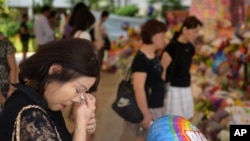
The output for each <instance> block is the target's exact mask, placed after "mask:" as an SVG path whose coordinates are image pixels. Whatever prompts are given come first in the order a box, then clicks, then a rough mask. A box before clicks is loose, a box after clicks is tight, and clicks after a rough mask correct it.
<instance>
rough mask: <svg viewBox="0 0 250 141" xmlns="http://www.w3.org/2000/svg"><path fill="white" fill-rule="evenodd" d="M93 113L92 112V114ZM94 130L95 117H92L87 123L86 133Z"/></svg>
mask: <svg viewBox="0 0 250 141" xmlns="http://www.w3.org/2000/svg"><path fill="white" fill-rule="evenodd" d="M93 115H94V114H93ZM95 130H96V119H95V117H92V118H91V119H90V120H89V122H88V124H87V133H90V134H92V133H94V132H95Z"/></svg>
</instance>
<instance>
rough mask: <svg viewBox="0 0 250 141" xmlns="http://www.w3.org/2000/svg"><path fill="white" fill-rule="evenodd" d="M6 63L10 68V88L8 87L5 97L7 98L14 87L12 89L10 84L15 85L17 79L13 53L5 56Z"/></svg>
mask: <svg viewBox="0 0 250 141" xmlns="http://www.w3.org/2000/svg"><path fill="white" fill-rule="evenodd" d="M7 62H8V65H9V68H10V72H9V81H10V86H9V91H8V93H7V97H9V96H10V95H11V94H12V93H13V92H14V90H15V87H13V86H12V85H11V84H15V83H16V79H17V65H16V58H15V53H12V54H11V55H9V56H7Z"/></svg>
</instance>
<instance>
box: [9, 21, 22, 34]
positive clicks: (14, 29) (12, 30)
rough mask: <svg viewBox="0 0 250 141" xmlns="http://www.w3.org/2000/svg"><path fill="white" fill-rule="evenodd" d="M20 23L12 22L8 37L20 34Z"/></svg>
mask: <svg viewBox="0 0 250 141" xmlns="http://www.w3.org/2000/svg"><path fill="white" fill-rule="evenodd" d="M20 24H21V23H20V22H10V23H9V24H8V26H7V28H8V29H7V35H8V36H15V35H16V34H18V33H19V28H20Z"/></svg>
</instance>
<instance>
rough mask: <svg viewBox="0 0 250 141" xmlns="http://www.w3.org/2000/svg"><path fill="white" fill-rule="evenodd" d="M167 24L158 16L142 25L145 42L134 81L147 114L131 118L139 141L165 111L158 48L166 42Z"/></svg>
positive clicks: (133, 68) (134, 65)
mask: <svg viewBox="0 0 250 141" xmlns="http://www.w3.org/2000/svg"><path fill="white" fill-rule="evenodd" d="M165 32H166V25H165V24H163V23H162V22H159V21H157V20H149V21H147V22H146V23H145V24H144V25H143V26H142V29H141V38H142V41H143V45H142V46H141V48H140V49H139V51H138V52H137V54H136V56H135V58H134V60H133V63H132V66H131V71H132V84H133V87H134V91H135V97H136V101H137V105H138V107H139V109H140V110H141V112H142V114H143V117H144V118H143V121H142V122H141V123H139V124H132V123H129V122H127V124H126V125H127V128H128V130H129V131H130V133H131V134H132V135H134V136H135V137H136V141H141V140H145V136H146V134H147V130H148V128H149V127H150V125H151V124H152V122H153V120H155V119H157V118H158V117H161V116H163V115H164V101H163V99H164V95H165V87H164V81H163V80H162V78H161V74H162V67H161V64H160V60H159V59H158V56H157V53H156V51H157V50H158V49H162V48H163V47H164V46H165V40H164V37H165V36H164V35H165Z"/></svg>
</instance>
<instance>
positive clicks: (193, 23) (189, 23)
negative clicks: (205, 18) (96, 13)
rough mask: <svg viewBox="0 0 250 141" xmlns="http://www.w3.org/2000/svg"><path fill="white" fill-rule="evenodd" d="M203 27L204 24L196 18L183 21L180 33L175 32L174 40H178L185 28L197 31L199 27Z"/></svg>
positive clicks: (192, 17) (190, 17)
mask: <svg viewBox="0 0 250 141" xmlns="http://www.w3.org/2000/svg"><path fill="white" fill-rule="evenodd" d="M202 25H203V24H202V22H201V21H200V20H199V19H197V18H196V17H195V16H189V17H187V18H186V19H185V20H184V21H183V24H182V26H181V29H180V31H177V32H175V34H174V36H173V38H172V39H174V40H177V39H178V38H179V36H180V35H181V34H182V30H183V28H184V27H186V28H187V29H195V28H197V27H198V26H202Z"/></svg>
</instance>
